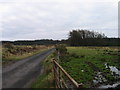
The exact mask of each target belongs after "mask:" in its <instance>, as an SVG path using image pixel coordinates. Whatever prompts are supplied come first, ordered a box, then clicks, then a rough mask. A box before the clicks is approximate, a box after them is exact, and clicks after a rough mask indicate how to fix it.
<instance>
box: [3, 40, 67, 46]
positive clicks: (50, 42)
mask: <svg viewBox="0 0 120 90" xmlns="http://www.w3.org/2000/svg"><path fill="white" fill-rule="evenodd" d="M5 43H11V44H14V45H55V44H62V43H66V40H52V39H41V40H19V41H2V44H5Z"/></svg>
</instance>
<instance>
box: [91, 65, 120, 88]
mask: <svg viewBox="0 0 120 90" xmlns="http://www.w3.org/2000/svg"><path fill="white" fill-rule="evenodd" d="M105 67H106V69H109V70H110V71H111V74H112V75H113V76H114V77H116V78H120V70H118V69H117V68H116V67H115V66H110V65H108V64H107V63H105ZM104 82H107V79H106V78H105V77H104V76H103V75H102V72H97V74H96V76H95V77H94V80H93V84H94V85H98V84H100V83H101V84H102V83H104ZM118 85H120V81H119V82H115V83H114V84H112V85H110V84H107V85H104V84H102V85H100V86H99V87H98V88H106V89H107V88H115V87H117V86H118Z"/></svg>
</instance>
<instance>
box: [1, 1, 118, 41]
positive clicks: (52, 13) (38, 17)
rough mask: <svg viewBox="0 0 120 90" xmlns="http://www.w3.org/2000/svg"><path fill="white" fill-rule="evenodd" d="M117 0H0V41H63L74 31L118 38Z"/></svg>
mask: <svg viewBox="0 0 120 90" xmlns="http://www.w3.org/2000/svg"><path fill="white" fill-rule="evenodd" d="M118 1H119V0H0V31H1V32H2V38H1V40H24V39H25V40H31V39H32V40H35V39H66V38H67V37H68V34H69V31H71V30H73V29H87V30H91V31H92V30H93V31H97V32H100V33H105V35H107V36H108V37H118Z"/></svg>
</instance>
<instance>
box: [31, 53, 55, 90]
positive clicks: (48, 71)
mask: <svg viewBox="0 0 120 90" xmlns="http://www.w3.org/2000/svg"><path fill="white" fill-rule="evenodd" d="M52 58H53V54H51V55H50V56H48V57H47V58H46V59H45V60H44V61H43V62H42V64H43V66H44V72H43V74H42V75H41V76H39V77H38V78H37V79H36V81H35V82H34V83H33V84H32V86H31V88H41V89H42V88H54V76H53V72H52Z"/></svg>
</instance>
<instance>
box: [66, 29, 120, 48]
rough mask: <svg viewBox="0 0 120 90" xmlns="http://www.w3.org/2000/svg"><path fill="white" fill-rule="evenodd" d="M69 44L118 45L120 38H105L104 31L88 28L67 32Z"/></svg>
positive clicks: (119, 44)
mask: <svg viewBox="0 0 120 90" xmlns="http://www.w3.org/2000/svg"><path fill="white" fill-rule="evenodd" d="M68 43H69V45H70V46H120V38H107V36H105V34H104V33H98V32H95V31H89V30H79V29H78V30H73V31H71V32H69V38H68Z"/></svg>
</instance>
